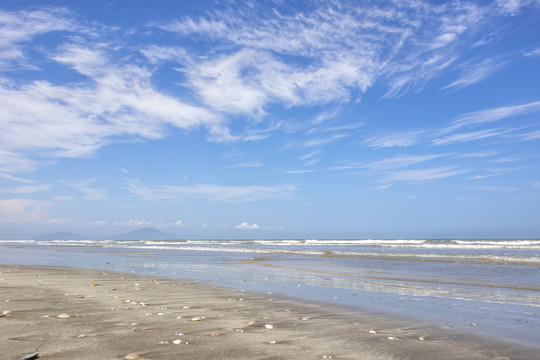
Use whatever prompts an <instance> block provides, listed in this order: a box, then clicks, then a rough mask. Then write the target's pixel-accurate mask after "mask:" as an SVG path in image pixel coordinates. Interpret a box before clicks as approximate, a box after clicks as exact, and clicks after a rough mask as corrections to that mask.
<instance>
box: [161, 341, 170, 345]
mask: <svg viewBox="0 0 540 360" xmlns="http://www.w3.org/2000/svg"><path fill="white" fill-rule="evenodd" d="M168 343H169V342H168V341H167V340H165V341H160V342H158V344H161V345H165V344H168Z"/></svg>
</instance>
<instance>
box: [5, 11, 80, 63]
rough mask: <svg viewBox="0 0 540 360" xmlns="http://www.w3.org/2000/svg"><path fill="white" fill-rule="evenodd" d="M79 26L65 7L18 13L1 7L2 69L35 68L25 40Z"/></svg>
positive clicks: (70, 29) (74, 28) (75, 28)
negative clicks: (3, 9)
mask: <svg viewBox="0 0 540 360" xmlns="http://www.w3.org/2000/svg"><path fill="white" fill-rule="evenodd" d="M78 28H79V26H78V24H77V23H76V22H75V21H73V20H72V19H71V18H70V14H69V13H68V11H67V10H65V9H58V8H47V9H46V10H36V11H24V10H22V11H16V12H8V11H2V10H0V49H1V50H0V70H2V69H3V68H7V69H10V68H13V67H23V68H30V69H32V68H34V67H33V66H32V65H30V62H29V61H27V59H26V54H25V52H26V49H25V47H24V44H25V43H26V42H28V41H29V40H31V39H32V38H33V37H34V36H37V35H41V34H45V33H49V32H54V31H61V30H66V31H76V30H77V29H78Z"/></svg>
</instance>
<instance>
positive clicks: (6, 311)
mask: <svg viewBox="0 0 540 360" xmlns="http://www.w3.org/2000/svg"><path fill="white" fill-rule="evenodd" d="M7 314H11V311H9V310H4V311H2V315H7Z"/></svg>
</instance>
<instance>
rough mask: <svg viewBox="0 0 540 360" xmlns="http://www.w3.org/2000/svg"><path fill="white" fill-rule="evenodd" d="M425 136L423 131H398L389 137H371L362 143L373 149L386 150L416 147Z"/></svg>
mask: <svg viewBox="0 0 540 360" xmlns="http://www.w3.org/2000/svg"><path fill="white" fill-rule="evenodd" d="M423 135H425V131H423V130H410V131H398V132H395V133H393V134H390V135H381V136H373V137H370V138H368V139H366V140H365V141H364V143H365V144H366V145H367V146H369V147H373V148H377V149H380V148H386V147H394V146H413V145H416V144H417V143H418V142H420V140H421V139H422V137H423Z"/></svg>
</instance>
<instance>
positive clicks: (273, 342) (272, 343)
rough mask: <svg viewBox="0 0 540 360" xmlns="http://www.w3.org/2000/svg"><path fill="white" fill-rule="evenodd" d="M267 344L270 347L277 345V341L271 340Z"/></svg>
mask: <svg viewBox="0 0 540 360" xmlns="http://www.w3.org/2000/svg"><path fill="white" fill-rule="evenodd" d="M269 344H271V345H275V344H277V341H275V340H273V341H270V342H269Z"/></svg>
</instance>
